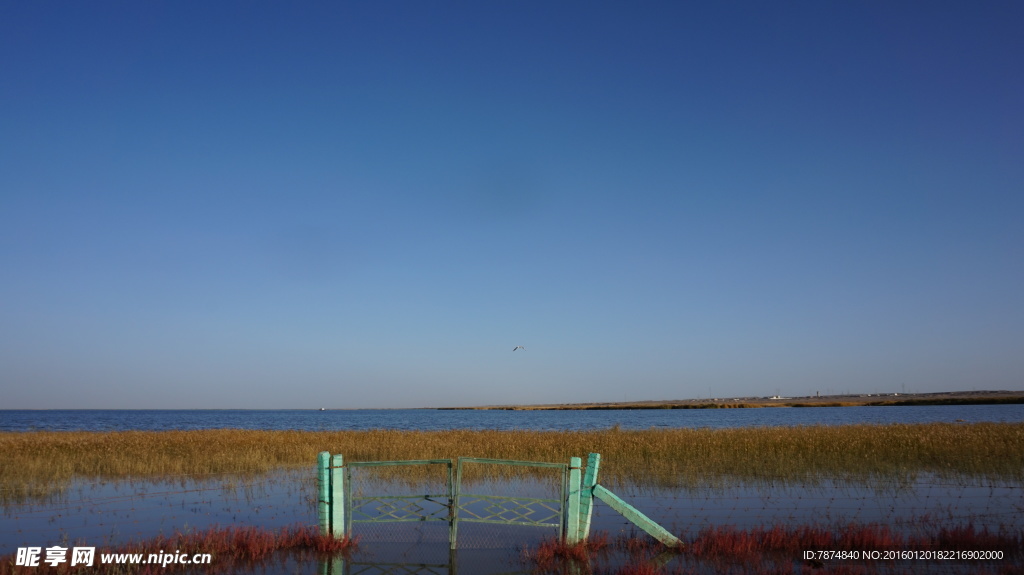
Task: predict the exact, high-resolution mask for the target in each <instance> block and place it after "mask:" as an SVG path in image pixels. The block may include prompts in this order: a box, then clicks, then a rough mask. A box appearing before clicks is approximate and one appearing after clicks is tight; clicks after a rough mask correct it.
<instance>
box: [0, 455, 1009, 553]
mask: <svg viewBox="0 0 1024 575" xmlns="http://www.w3.org/2000/svg"><path fill="white" fill-rule="evenodd" d="M314 477H315V474H314V471H313V470H312V469H309V470H303V469H299V470H283V471H279V472H276V473H273V474H269V475H266V476H262V477H258V478H250V479H239V478H233V477H230V476H204V477H179V478H175V479H174V480H172V481H155V482H154V481H111V482H77V483H75V484H73V485H72V487H71V488H70V489H67V490H65V491H64V492H63V493H62V494H61V495H59V496H57V497H55V498H54V499H53V500H51V501H47V502H39V503H25V504H13V505H7V506H6V507H4V509H3V514H2V517H0V555H7V554H10V553H13V552H14V551H15V550H16V548H17V547H22V546H43V547H45V546H48V545H51V544H57V543H61V542H64V543H72V544H74V543H76V542H78V543H81V544H85V545H97V546H99V545H106V544H110V543H115V544H116V543H118V542H126V541H129V540H140V539H147V538H150V537H153V536H155V535H157V534H160V533H163V534H170V533H172V532H174V531H175V530H189V529H194V530H201V529H205V528H208V527H212V526H218V525H219V526H224V525H246V526H249V525H254V526H259V527H263V528H269V529H273V528H278V527H284V526H289V525H295V524H305V525H315V524H316V523H317V517H316V509H315V505H314V503H315V497H316V495H315V493H316V490H315V480H314ZM361 489H362V491H359V490H358V489H357V490H356V491H358V492H360V493H363V494H371V495H375V494H376V495H379V494H390V495H395V494H402V493H413V492H415V490H414V489H413V490H412V491H410V489H411V488H410V487H409V485H408V484H403V483H387V482H384V483H381V482H380V481H379V480H374V481H373V482H369V481H367V482H364V483H363V484H362V485H361ZM550 489H551V484H550V482H544V481H538V482H534V483H532V484H531V483H529V482H526V483H516V484H505V485H503V484H501V483H496V482H481V483H478V484H476V485H471V486H468V487H465V488H464V492H465V493H476V494H484V495H489V494H493V495H499V494H511V495H515V496H517V497H532V496H538V495H544V494H545V493H547V492H549V491H550ZM614 491H616V493H617V494H618V495H620V496H621V497H623V498H624V499H625V500H627V501H628V502H629V503H631V504H632V505H634V506H635V507H636V508H638V509H639V510H640V511H641V512H643V513H645V514H647V515H648V516H649V517H651V518H652V519H654V520H655V521H657V522H658V523H660V524H661V525H663V526H664V527H666V528H667V529H669V530H670V531H671V532H673V533H676V534H682V536H683V538H684V539H685V538H686V537H687V536H690V537H692V536H694V535H696V534H697V533H698V532H699V531H700V530H701V529H703V528H705V527H710V526H722V525H733V526H737V527H741V528H748V527H754V526H760V525H771V524H784V525H805V524H814V525H843V524H846V523H850V522H856V523H880V524H884V525H888V526H892V527H893V528H896V529H901V530H904V531H906V532H910V533H912V532H915V531H920V530H927V529H933V528H935V527H936V526H951V525H962V524H968V523H969V524H972V525H974V526H976V527H978V528H981V527H984V526H988V527H990V528H998V527H999V526H1012V527H1015V528H1017V529H1020V528H1022V527H1024V490H1022V489H1021V486H1020V485H1005V484H998V483H993V482H991V481H987V480H983V479H962V480H958V481H953V480H949V479H943V478H938V477H934V476H919V477H916V478H909V479H906V480H904V481H899V482H897V481H887V482H878V483H874V484H872V485H871V486H866V485H864V484H851V483H848V482H844V481H840V480H835V479H822V480H820V481H817V482H815V483H814V484H760V485H757V484H751V483H742V482H735V483H731V484H730V483H728V482H726V483H724V484H719V485H716V486H708V487H705V488H698V489H692V490H686V491H682V490H659V489H649V488H640V487H628V486H627V487H622V488H617V489H615V490H614ZM477 511H478V512H479V509H477ZM598 531H605V532H608V533H609V534H611V535H612V536H613V537H614V536H616V535H619V534H631V533H635V532H636V528H635V527H634V526H633V525H632V524H631V523H629V522H628V521H626V520H625V519H624V518H623V517H622V516H621V515H619V514H618V513H616V512H615V511H613V510H612V509H611V508H609V507H608V506H606V505H604V504H603V503H600V502H598V503H597V504H596V505H595V509H594V519H593V532H598ZM556 533H557V529H556V528H541V527H524V526H496V525H489V524H472V523H466V522H460V525H459V530H458V553H457V554H456V555H454V556H453V555H450V554H449V549H448V525H447V522H436V523H429V522H426V523H425V522H416V523H379V524H360V523H357V524H355V525H354V527H353V534H354V535H356V536H359V537H360V543H361V544H360V547H359V549H358V550H357V552H356V553H355V554H354V555H353V556H351V557H350V558H349V559H347V560H345V572H346V573H348V572H361V571H360V570H363V569H365V570H366V571H364V572H371V573H372V572H389V570H391V569H393V568H394V569H398V568H395V567H393V566H394V565H398V564H405V565H407V566H408V568H409V569H413V570H412V571H409V570H406V568H405V567H403V568H401V569H403V570H396V571H393V572H422V573H430V572H435V573H447V572H449V571H448V570H446V569H448V568H447V567H445V566H446V565H449V564H450V563H451V562H452V561H456V562H457V563H458V566H459V569H461V570H463V572H469V573H511V572H523V568H522V565H521V562H520V561H519V557H520V550H521V549H522V548H525V547H529V546H533V545H536V544H537V543H539V542H540V540H541V539H542V538H544V537H553V536H555V535H556ZM328 563H331V564H332V565H334V567H338V568H340V563H338V562H337V561H335V562H333V563H332V562H328ZM424 566H426V567H424ZM357 567H358V569H356V568H357ZM329 568H330V569H333V567H332V566H331V565H328V564H324V565H321V564H320V562H319V560H318V559H316V558H314V557H311V556H305V557H294V556H284V557H282V558H281V559H280V560H278V561H272V562H268V563H266V564H261V565H259V566H254V567H250V568H247V569H244V570H243V571H246V572H263V573H295V572H313V571H314V570H320V569H328V570H330V569H329ZM332 572H336V573H340V571H336V570H335V571H332Z"/></svg>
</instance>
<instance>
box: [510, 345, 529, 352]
mask: <svg viewBox="0 0 1024 575" xmlns="http://www.w3.org/2000/svg"><path fill="white" fill-rule="evenodd" d="M517 349H521V350H523V351H526V348H525V347H523V346H521V345H517V346H515V347H513V348H512V351H515V350H517Z"/></svg>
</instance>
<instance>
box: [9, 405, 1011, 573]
mask: <svg viewBox="0 0 1024 575" xmlns="http://www.w3.org/2000/svg"><path fill="white" fill-rule="evenodd" d="M325 450H326V451H330V452H332V453H341V454H344V455H345V459H346V461H378V460H409V459H453V460H454V459H457V458H458V457H482V458H498V459H516V460H523V461H547V462H560V463H565V462H568V460H569V458H570V457H572V456H582V457H584V458H585V457H586V455H587V453H590V452H598V453H601V455H602V465H601V473H600V477H599V481H600V483H601V484H602V485H605V486H606V487H608V488H609V489H611V490H613V491H614V492H615V493H617V494H618V495H620V496H622V497H623V498H624V499H627V500H628V501H629V502H630V503H631V504H633V505H634V506H635V507H637V508H638V509H640V510H641V511H642V512H643V513H645V514H647V515H648V516H649V517H651V518H652V519H654V520H655V521H657V522H659V523H660V524H661V525H663V526H664V527H666V528H668V529H669V530H670V531H671V532H673V533H675V534H677V535H679V536H680V538H681V539H683V540H684V541H686V542H687V543H688V545H689V548H690V549H691V550H693V551H694V552H696V551H697V550H703V551H702V553H705V555H703V556H701V557H700V558H698V557H695V556H693V557H690V558H689V559H687V558H686V557H685V554H684V556H683V557H680V558H677V559H673V560H672V561H671V562H669V563H666V564H665V565H664V566H663V567H661V569H662V570H667V571H666V572H671V570H672V569H677V570H679V569H684V568H685V569H690V568H698V567H700V568H703V567H701V566H706V565H708V564H709V563H707V562H708V561H711V560H712V556H714V557H717V558H716V559H715V561H718V560H721V557H720V556H718V555H714V553H717V552H718V551H714V552H713V550H714V549H719V550H721V549H724V548H728V546H727V545H726V546H725V547H723V546H722V545H724V544H722V543H720V541H723V540H728V541H732V542H733V543H732V545H734V546H735V545H737V543H736V542H737V541H754V540H755V539H756V538H757V537H760V538H761V539H760V540H762V541H766V540H767V539H766V538H770V537H776V538H778V537H782V538H783V539H785V538H787V537H789V539H793V537H796V535H792V534H793V533H797V531H799V529H801V528H808V529H809V528H813V529H818V530H819V531H820V530H825V531H827V532H828V533H832V534H836V535H835V536H836V537H840V535H842V534H843V533H849V532H851V530H853V531H856V530H857V529H859V528H860V527H859V526H867V527H865V528H868V527H870V528H871V529H874V530H875V531H876V532H878V530H880V529H881V530H882V533H883V535H884V534H885V533H889V534H891V535H888V536H887V537H889V539H887V540H888V541H889V542H890V544H892V545H898V546H902V547H907V546H909V545H911V542H912V541H918V542H920V541H924V539H923V538H931V539H928V540H929V541H940V542H941V541H945V540H943V539H941V537H940V535H941V534H942V533H946V534H948V533H952V532H955V533H959V534H960V535H959V537H960V539H961V540H965V541H966V540H967V539H969V537H968V536H967V535H968V534H972V535H971V537H973V538H974V540H975V541H981V542H982V543H979V544H982V545H983V544H985V542H991V544H993V545H996V544H1004V543H1006V542H1007V541H1010V542H1013V541H1020V534H1021V532H1022V531H1021V530H1022V528H1024V525H1022V523H1024V520H1022V519H1021V518H1022V517H1024V495H1022V489H1021V487H1022V485H1024V424H1020V423H971V424H948V423H932V424H915V425H853V426H832V427H825V426H810V427H761V428H738V429H717V430H710V429H652V430H623V429H617V428H610V429H604V430H596V431H578V432H549V431H543V432H541V431H458V430H456V431H429V432H420V431H391V430H368V431H340V432H339V431H329V432H292V431H248V430H207V431H167V432H135V431H128V432H112V433H91V432H28V433H4V434H0V453H2V454H3V457H4V465H2V466H0V507H2V512H3V514H2V517H0V556H10V555H11V554H13V553H14V552H15V550H16V548H18V547H22V546H43V547H45V546H50V545H55V544H62V543H63V544H68V545H70V544H74V543H75V542H84V543H85V544H88V545H123V544H126V543H127V542H131V541H136V542H137V541H145V540H152V539H153V538H154V537H159V536H163V537H169V536H172V535H174V534H176V533H188V532H190V531H191V532H196V531H202V530H207V529H214V528H224V527H225V526H232V527H256V528H260V529H265V530H271V531H278V532H280V531H281V530H286V529H294V528H295V527H296V526H304V527H307V528H308V527H310V526H315V525H316V524H317V514H316V503H317V486H316V474H315V470H314V468H313V463H314V462H315V461H316V456H317V453H318V452H320V451H325ZM423 473H425V472H424V471H421V470H420V469H419V468H417V467H403V468H390V469H388V470H387V471H385V470H380V471H374V472H369V471H368V472H367V473H365V475H364V476H362V477H360V478H359V481H360V484H359V485H358V486H353V489H357V490H362V491H361V492H365V493H388V494H396V493H403V492H405V493H415V492H418V491H417V490H420V491H422V490H428V491H431V490H433V491H436V490H437V489H439V488H438V487H437V486H436V485H434V486H431V487H429V488H428V487H426V486H425V482H426V483H430V482H434V483H435V484H436V482H437V481H438V479H437V478H436V477H428V476H425V475H423ZM543 473H544V472H543V471H541V470H515V471H513V470H510V469H505V468H503V469H495V470H494V471H491V472H487V473H485V474H483V475H481V476H480V477H473V478H467V480H468V481H469V484H471V485H473V486H474V489H475V490H476V491H477V492H480V491H481V490H483V492H485V493H495V494H496V493H505V492H507V493H509V494H513V495H521V496H524V497H528V496H530V497H532V496H535V495H537V493H540V492H545V493H546V492H547V491H550V490H551V489H552V485H553V484H552V480H551V478H550V477H546V476H544V475H543ZM545 490H547V491H545ZM442 492H443V491H442ZM556 492H557V490H556ZM445 529H446V527H445V524H444V523H443V522H441V523H440V524H430V525H427V524H418V525H417V524H367V525H360V524H356V525H355V526H354V527H353V535H355V536H357V537H359V538H360V541H361V545H360V546H359V547H358V548H357V549H358V550H357V551H356V554H355V555H354V556H352V557H350V558H348V559H345V560H343V561H341V562H342V563H346V562H347V564H348V565H349V567H346V569H350V568H351V566H352V565H354V564H357V563H358V564H362V565H370V566H373V565H378V564H379V565H384V564H389V565H390V564H401V563H409V564H414V565H434V566H435V567H434V568H432V569H435V568H436V569H441V570H439V571H435V572H453V566H452V565H451V562H452V561H459V562H461V563H462V564H464V565H463V567H462V568H463V571H464V572H474V573H475V572H481V573H483V572H488V571H490V570H492V569H493V570H495V571H494V572H498V571H501V570H502V569H503V570H504V571H503V572H511V571H515V570H517V569H525V570H526V571H529V570H531V569H532V570H536V569H538V568H540V567H538V566H537V565H536V564H535V562H534V563H530V562H529V561H527V564H526V565H525V566H524V564H523V561H522V558H523V557H524V556H529V552H528V551H524V550H528V549H531V548H534V547H536V546H537V545H538V544H539V543H540V541H541V540H542V539H543V538H544V537H551V536H553V535H554V533H555V531H556V530H552V529H540V528H525V527H518V528H509V529H505V528H496V527H493V526H483V525H479V526H468V525H467V526H465V527H460V532H459V550H458V553H457V554H455V555H449V553H448V546H447V535H446V532H445ZM773 529H774V531H773ZM593 530H594V532H595V533H597V532H604V533H607V534H609V537H611V538H612V539H615V538H617V537H619V536H622V535H629V534H630V533H634V532H635V531H636V529H635V527H634V526H633V525H632V524H631V523H629V522H628V521H626V520H624V518H623V517H622V516H621V515H618V514H617V513H616V512H614V511H613V510H611V509H609V508H607V507H606V506H603V505H598V506H596V508H595V516H594V526H593ZM957 530H959V531H957ZM780 533H781V534H782V535H780ZM787 533H789V534H790V535H786V534H787ZM804 533H808V532H806V531H805V532H804ZM772 534H774V535H772ZM990 535H991V536H993V537H995V536H997V535H998V536H999V537H1003V538H1002V539H986V537H989V536H990ZM1014 537H1016V538H1017V539H1014ZM751 538H755V539H751ZM913 538H917V539H913ZM821 540H822V541H824V539H821ZM837 540H838V539H837ZM883 540H886V539H885V538H884V537H883ZM713 541H719V543H718V544H716V545H718V546H717V547H716V546H715V545H712V542H713ZM1000 542H1002V543H1000ZM914 544H917V543H914ZM942 544H943V543H933V545H942ZM757 545H760V547H762V548H768V547H767V546H766V544H757ZM757 545H755V546H757ZM945 545H950V544H949V543H945ZM613 547H614V546H613ZM627 547H628V546H627ZM622 549H623V551H622V552H621V553H620V554H619V555H620V556H622V557H624V556H628V555H629V552H628V549H626V547H622ZM709 549H710V551H709ZM498 550H501V551H500V552H499V551H498ZM734 551H735V553H739V551H738V550H734ZM221 553H222V554H223V555H224V556H225V557H226V556H227V552H225V551H222V552H221ZM785 553H789V552H788V551H787V552H784V553H783V555H782V556H781V557H782V559H781V563H782V564H789V563H792V565H796V566H798V567H799V568H803V567H801V566H802V565H803V563H802V561H803V559H802V558H801V557H797V556H793V557H789V555H785ZM434 555H437V557H434ZM613 555H614V554H613ZM790 555H792V553H790ZM737 557H739V555H737ZM620 559H621V557H620ZM790 559H791V561H790ZM289 561H290V562H288V561H286V562H284V563H262V564H261V566H260V567H256V566H252V565H250V566H248V567H246V568H245V570H246V571H247V572H253V571H254V570H255V571H259V570H260V569H263V570H264V571H266V572H307V571H311V570H313V568H312V567H310V565H312V564H311V563H309V562H310V561H312V562H314V563H315V562H316V561H317V559H316V557H312V556H309V557H302V558H300V559H292V560H289ZM616 561H618V563H616ZM772 561H773V563H772V565H775V564H776V563H778V562H779V561H780V559H779V556H773V559H772ZM8 563H9V562H8ZM321 563H323V561H321ZM335 563H337V561H335V562H331V561H327V562H326V563H323V565H326V566H330V565H333V564H335ZM339 564H340V563H339ZM599 564H600V563H595V564H594V566H593V569H594V572H598V571H600V567H599ZM608 564H609V565H621V564H622V561H621V560H616V559H612V560H610V563H608ZM1010 564H1012V563H1007V562H1006V561H1003V562H989V563H984V564H982V563H964V564H963V569H962V570H961V571H956V570H954V571H955V572H974V571H972V569H974V568H975V567H979V566H984V567H986V568H992V570H991V572H999V570H1001V569H1004V568H1005V567H1006V566H1007V565H1010ZM445 565H447V567H446V569H447V571H445V570H443V569H442V567H443V566H445ZM470 565H472V567H470ZM673 565H674V566H675V567H673ZM792 565H791V567H792ZM922 565H923V564H922ZM922 565H918V568H919V569H920V567H922ZM946 565H947V566H948V565H950V564H949V563H947V564H946ZM437 566H442V567H437ZM748 567H749V565H748ZM847 567H850V565H847ZM317 568H320V567H317ZM548 568H552V569H555V570H557V569H558V568H559V567H557V566H556V567H551V565H548ZM716 569H717V568H716ZM773 569H774V567H773ZM382 570H383V569H378V570H377V571H372V570H371V571H369V572H381V571H382ZM754 570H755V571H756V569H754ZM876 570H877V569H876ZM412 572H418V571H412ZM737 572H739V571H737ZM816 572H821V571H816Z"/></svg>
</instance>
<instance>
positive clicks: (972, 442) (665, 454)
mask: <svg viewBox="0 0 1024 575" xmlns="http://www.w3.org/2000/svg"><path fill="white" fill-rule="evenodd" d="M320 451H330V452H332V453H341V454H344V455H345V458H346V460H347V461H374V460H404V459H443V458H451V459H455V458H457V457H460V456H464V457H489V458H501V459H518V460H527V461H551V462H568V460H569V458H570V457H571V456H581V457H584V458H585V457H586V454H587V453H589V452H598V453H601V455H602V471H601V481H602V483H605V484H607V485H617V484H622V483H633V484H641V485H652V486H659V487H671V488H675V487H689V486H701V485H708V484H713V483H714V481H715V479H716V478H723V477H726V478H740V479H744V480H755V481H756V480H765V481H777V480H778V481H786V480H797V481H806V480H808V479H809V478H810V479H813V478H816V477H841V478H847V479H849V478H872V477H907V476H912V475H913V474H917V473H932V474H938V475H944V476H951V475H972V476H986V477H991V478H997V479H1000V480H1007V481H1016V482H1019V481H1021V479H1022V478H1024V424H1020V423H975V424H946V423H931V424H914V425H853V426H811V427H758V428H738V429H715V430H713V429H664V430H662V429H651V430H637V431H631V430H621V429H618V428H612V429H605V430H598V431H564V432H550V431H468V430H452V431H396V430H370V431H318V432H307V431H252V430H227V429H226V430H204V431H164V432H146V431H127V432H110V433H95V432H28V433H0V456H2V457H3V465H0V494H2V495H0V499H3V500H6V501H11V500H12V499H23V498H25V497H33V496H38V495H41V494H44V493H47V492H50V491H52V489H53V488H54V486H56V485H60V484H63V483H66V482H67V481H68V480H71V479H76V478H89V479H122V478H159V477H167V476H177V475H182V476H196V475H203V474H219V473H232V474H242V475H244V474H254V473H262V472H266V471H269V470H272V469H276V468H280V467H297V466H310V467H312V466H313V465H314V463H315V461H316V457H317V453H318V452H320ZM405 469H406V470H409V469H411V468H405Z"/></svg>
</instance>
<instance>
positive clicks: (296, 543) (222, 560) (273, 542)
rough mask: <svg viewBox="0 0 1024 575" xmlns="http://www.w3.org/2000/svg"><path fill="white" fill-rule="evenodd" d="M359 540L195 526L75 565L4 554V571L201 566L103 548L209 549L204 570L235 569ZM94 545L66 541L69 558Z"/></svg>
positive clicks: (0, 565) (339, 548) (0, 572)
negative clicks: (132, 557) (137, 558)
mask: <svg viewBox="0 0 1024 575" xmlns="http://www.w3.org/2000/svg"><path fill="white" fill-rule="evenodd" d="M355 544H356V541H355V540H354V539H350V538H348V537H343V538H340V539H339V538H335V537H333V536H332V535H330V534H325V533H321V532H320V531H319V530H318V529H317V528H315V527H310V526H304V525H298V526H295V527H286V528H284V529H280V530H277V531H270V530H267V529H262V528H260V527H249V526H245V527H214V528H211V529H207V530H203V531H189V532H186V533H180V532H178V533H175V534H173V535H169V536H167V535H159V536H157V537H154V538H153V539H148V540H146V541H138V542H131V543H126V544H124V545H119V546H116V547H96V553H95V557H94V560H93V565H92V566H91V567H88V566H86V567H81V566H77V565H76V566H74V567H72V566H70V565H69V562H64V563H59V564H57V566H56V567H53V566H51V565H50V564H48V563H46V562H45V561H44V560H45V558H46V556H45V550H44V551H43V554H42V556H41V557H40V560H39V566H36V567H27V566H19V565H15V556H13V555H12V556H8V557H3V558H0V575H28V574H33V575H43V574H45V575H50V574H58V575H59V574H64V573H85V572H88V573H139V574H146V573H163V572H166V571H169V570H174V569H175V568H187V567H192V568H193V569H194V568H195V566H194V565H187V564H177V563H169V564H168V565H167V566H166V567H165V566H162V565H148V564H145V565H144V564H135V565H133V564H131V563H120V562H115V563H110V564H103V563H102V562H101V559H100V558H101V556H102V555H103V554H142V555H143V561H146V560H147V558H148V556H149V555H150V554H160V553H163V554H167V555H171V554H174V553H178V554H180V555H187V556H193V555H196V554H204V553H209V554H210V555H211V556H212V561H211V563H210V565H204V566H203V570H204V572H210V573H215V572H218V571H222V570H229V569H230V568H231V567H232V566H233V565H235V564H237V563H239V562H246V561H248V562H252V561H261V560H265V559H267V558H268V557H270V556H271V555H272V554H274V553H276V552H279V551H307V552H315V553H319V554H334V553H348V552H349V551H351V550H352V549H353V548H354V547H355ZM74 546H79V547H82V546H88V543H76V544H73V545H62V547H67V548H68V552H67V554H66V557H67V558H70V556H71V550H70V548H71V547H74Z"/></svg>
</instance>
